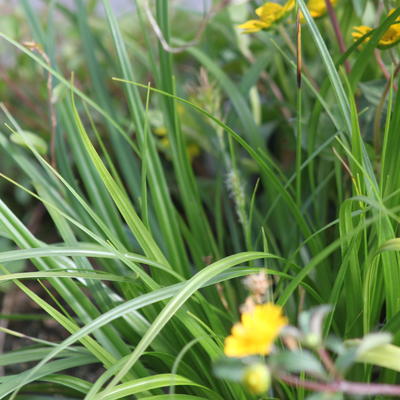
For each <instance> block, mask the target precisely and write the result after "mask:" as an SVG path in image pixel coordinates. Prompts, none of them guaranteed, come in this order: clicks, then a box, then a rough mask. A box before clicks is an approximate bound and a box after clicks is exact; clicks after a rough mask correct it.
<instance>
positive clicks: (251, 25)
mask: <svg viewBox="0 0 400 400" xmlns="http://www.w3.org/2000/svg"><path fill="white" fill-rule="evenodd" d="M238 28H240V29H244V31H243V33H254V32H258V31H261V30H262V29H267V28H268V24H266V23H265V22H263V21H261V20H259V19H251V20H249V21H246V22H245V23H244V24H241V25H238Z"/></svg>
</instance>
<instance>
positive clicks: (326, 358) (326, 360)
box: [317, 347, 342, 379]
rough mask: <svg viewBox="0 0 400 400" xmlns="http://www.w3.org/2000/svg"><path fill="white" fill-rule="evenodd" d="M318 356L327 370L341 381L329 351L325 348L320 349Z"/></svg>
mask: <svg viewBox="0 0 400 400" xmlns="http://www.w3.org/2000/svg"><path fill="white" fill-rule="evenodd" d="M317 352H318V355H319V357H320V359H321V361H322V363H323V364H324V366H325V368H326V369H327V371H328V372H329V373H330V374H331V375H332V376H333V377H334V378H336V379H341V378H342V377H341V376H340V374H339V372H338V371H337V369H336V368H335V364H334V362H333V361H332V358H331V356H330V355H329V353H328V352H327V350H326V349H325V348H323V347H321V348H320V349H318V351H317Z"/></svg>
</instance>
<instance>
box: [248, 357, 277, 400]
mask: <svg viewBox="0 0 400 400" xmlns="http://www.w3.org/2000/svg"><path fill="white" fill-rule="evenodd" d="M243 384H244V386H245V387H246V388H247V389H248V390H249V391H250V392H251V393H253V394H262V393H265V392H266V391H267V390H268V389H269V387H270V386H271V373H270V372H269V369H268V367H267V366H266V365H265V364H262V363H258V364H253V365H250V366H249V367H247V368H246V369H245V371H244V375H243Z"/></svg>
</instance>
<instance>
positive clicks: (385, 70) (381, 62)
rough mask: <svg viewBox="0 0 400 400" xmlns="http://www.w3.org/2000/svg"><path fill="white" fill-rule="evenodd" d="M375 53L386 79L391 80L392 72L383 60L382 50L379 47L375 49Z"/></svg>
mask: <svg viewBox="0 0 400 400" xmlns="http://www.w3.org/2000/svg"><path fill="white" fill-rule="evenodd" d="M374 53H375V59H376V62H377V63H378V66H379V68H380V70H381V71H382V73H383V75H384V76H385V78H386V80H387V81H390V72H389V71H388V69H387V68H386V65H385V63H384V62H383V60H382V57H381V52H380V51H379V50H378V49H375V52H374Z"/></svg>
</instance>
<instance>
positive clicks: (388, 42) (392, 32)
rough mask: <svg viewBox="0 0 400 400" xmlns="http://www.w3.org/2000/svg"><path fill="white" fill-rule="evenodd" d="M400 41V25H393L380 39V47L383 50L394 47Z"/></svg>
mask: <svg viewBox="0 0 400 400" xmlns="http://www.w3.org/2000/svg"><path fill="white" fill-rule="evenodd" d="M399 41H400V24H399V23H396V24H394V25H391V26H390V27H389V28H388V30H387V31H386V32H385V33H384V34H383V36H382V37H381V38H380V40H379V43H378V46H379V47H381V48H386V47H391V46H394V45H395V44H396V43H397V42H399Z"/></svg>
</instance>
